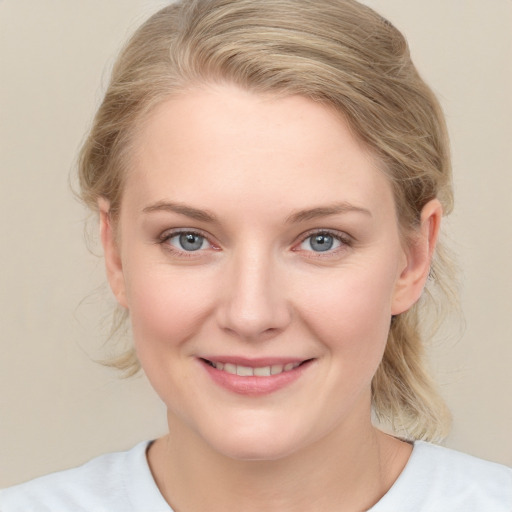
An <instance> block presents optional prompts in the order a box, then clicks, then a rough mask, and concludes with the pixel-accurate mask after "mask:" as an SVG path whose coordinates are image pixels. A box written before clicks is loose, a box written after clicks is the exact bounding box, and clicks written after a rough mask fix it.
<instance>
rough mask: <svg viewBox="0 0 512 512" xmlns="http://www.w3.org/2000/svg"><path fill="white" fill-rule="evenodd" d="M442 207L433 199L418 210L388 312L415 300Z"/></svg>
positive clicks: (405, 307)
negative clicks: (417, 220) (403, 266)
mask: <svg viewBox="0 0 512 512" xmlns="http://www.w3.org/2000/svg"><path fill="white" fill-rule="evenodd" d="M442 216H443V207H442V206H441V203H440V202H439V201H438V200H437V199H432V200H431V201H429V202H428V203H427V204H426V205H425V206H424V207H423V210H422V211H421V221H420V226H419V228H418V230H417V233H416V234H415V235H414V239H413V241H412V243H411V245H410V246H409V247H408V248H407V249H406V251H405V252H406V259H407V261H406V266H405V268H404V269H403V270H402V272H401V274H400V276H399V278H398V281H397V283H396V286H395V291H394V295H393V302H392V310H391V314H392V315H398V314H400V313H403V312H404V311H407V310H408V309H409V308H411V307H412V305H413V304H414V303H416V302H417V301H418V299H419V298H420V297H421V294H422V292H423V288H424V287H425V283H426V281H427V278H428V275H429V272H430V265H431V263H432V257H433V255H434V250H435V248H436V243H437V239H438V236H439V228H440V227H441V218H442Z"/></svg>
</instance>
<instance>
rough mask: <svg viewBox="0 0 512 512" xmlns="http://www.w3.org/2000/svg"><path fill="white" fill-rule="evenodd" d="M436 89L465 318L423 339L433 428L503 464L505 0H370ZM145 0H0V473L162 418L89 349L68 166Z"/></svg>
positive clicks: (98, 294)
mask: <svg viewBox="0 0 512 512" xmlns="http://www.w3.org/2000/svg"><path fill="white" fill-rule="evenodd" d="M368 3H369V4H371V5H372V6H373V7H375V8H377V9H378V10H380V12H382V13H383V14H384V15H386V16H387V17H389V19H390V20H392V21H393V22H394V23H395V24H396V25H397V26H398V27H399V28H400V29H402V30H403V31H404V32H405V33H406V35H407V36H408V39H409V42H410V45H411V48H412V53H413V56H414V57H415V61H416V62H417V65H418V67H419V68H420V70H421V71H422V73H423V75H424V76H425V77H426V79H427V81H428V82H429V83H430V84H431V85H432V86H433V87H434V89H435V90H436V92H437V93H438V94H439V96H440V98H441V101H442V103H443V105H444V107H445V110H446V114H447V118H448V123H449V127H450V132H451V135H452V142H453V156H454V169H455V176H456V177H455V182H456V193H457V206H456V211H455V214H454V215H453V219H452V220H451V222H450V223H451V226H450V233H452V235H451V238H452V239H453V240H452V246H453V247H454V249H455V250H456V252H457V253H458V256H459V261H460V266H461V268H462V275H463V278H462V283H463V289H462V302H463V309H464V313H465V317H466V328H465V330H464V332H463V335H462V336H461V337H459V339H457V338H453V337H452V338H446V337H444V336H443V337H442V338H440V339H439V340H437V341H436V343H435V345H436V346H435V351H434V353H433V361H434V366H435V368H436V372H437V374H438V378H439V381H440V383H441V385H442V389H443V392H444V395H445V397H446V399H447V400H448V402H449V404H450V406H451V407H452V410H453V413H454V418H455V425H454V429H453V434H452V435H451V436H450V438H449V439H448V440H447V445H448V446H451V447H455V448H458V449H462V450H464V451H467V452H470V453H472V454H475V455H478V456H481V457H484V458H489V459H493V460H496V461H500V462H502V463H506V464H509V465H512V446H511V443H510V440H509V438H510V432H512V407H511V395H512V377H511V374H510V366H511V362H512V308H511V296H512V264H511V261H510V260H511V257H512V227H511V221H512V206H511V201H510V191H511V190H512V149H511V148H512V137H511V135H512V133H511V119H512V101H511V94H512V68H511V62H512V51H511V48H512V31H511V30H510V27H511V26H512V1H511V0H492V1H490V2H482V1H481V0H429V1H428V2H425V1H420V0H374V1H371V2H370V1H368ZM163 4H164V2H161V1H156V0H153V1H150V0H108V1H104V0H0V109H1V110H0V226H1V227H0V229H1V252H0V272H1V274H0V275H1V277H0V349H1V350H0V487H1V486H6V485H9V484H12V483H15V482H19V481H22V480H25V479H28V478H32V477H34V476H37V475H40V474H43V473H46V472H49V471H53V470H56V469H61V468H65V467H70V466H73V465H76V464H79V463H82V462H84V461H85V460H87V459H89V458H91V457H93V456H95V455H97V454H100V453H102V452H105V451H113V450H119V449H125V448H128V447H130V446H132V445H133V444H134V443H136V442H137V441H139V440H142V439H146V438H150V437H154V436H157V435H159V434H161V433H163V432H164V431H165V421H164V410H163V407H162V405H161V404H160V402H159V400H158V399H157V398H156V396H155V395H154V393H153V392H152V391H151V390H150V389H149V386H148V385H147V383H146V380H145V379H144V377H137V378H134V379H131V380H120V379H118V378H117V376H116V375H115V373H114V372H113V371H111V370H108V369H105V368H103V367H101V366H98V365H96V364H95V363H93V362H92V361H91V356H92V357H99V356H100V355H101V354H103V353H104V352H103V347H102V343H103V340H104V338H105V328H104V325H105V315H107V314H108V311H109V307H110V304H111V298H110V296H109V294H108V293H107V292H106V291H105V288H104V287H103V285H102V283H103V268H102V263H101V261H100V260H99V259H98V258H97V257H96V256H94V255H92V254H91V253H89V252H88V251H87V250H86V248H85V244H84V235H83V229H82V226H83V221H84V218H85V212H84V211H83V209H82V207H81V206H80V205H79V204H78V203H77V202H76V201H75V200H74V199H73V197H72V195H71V193H70V191H69V188H68V175H69V173H70V172H71V171H72V169H73V166H74V158H75V155H76V151H77V148H78V146H79V144H80V141H81V139H82V137H83V135H84V133H85V131H86V127H87V126H88V124H89V122H90V119H91V116H92V113H93V111H94V108H95V106H96V105H97V104H98V102H99V100H100V98H101V94H102V91H103V88H104V84H105V82H106V77H107V76H108V70H109V68H110V65H111V63H112V60H113V56H114V55H115V53H116V51H117V50H118V48H119V46H120V44H121V42H122V41H124V40H125V38H126V36H127V34H128V33H129V32H130V31H131V30H133V28H134V27H135V26H137V25H138V24H139V22H141V21H142V20H143V19H145V18H146V17H147V15H149V14H150V13H151V12H153V11H154V10H155V9H156V8H157V7H159V6H160V5H163Z"/></svg>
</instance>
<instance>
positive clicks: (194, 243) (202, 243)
mask: <svg viewBox="0 0 512 512" xmlns="http://www.w3.org/2000/svg"><path fill="white" fill-rule="evenodd" d="M167 240H168V242H169V243H170V245H172V246H173V247H176V248H177V249H179V250H181V251H186V252H193V251H199V250H200V249H206V248H208V247H209V245H210V244H209V243H208V241H207V240H206V238H205V237H204V236H202V235H199V234H197V233H193V232H183V233H177V234H176V235H172V236H170V237H169V238H168V239H167Z"/></svg>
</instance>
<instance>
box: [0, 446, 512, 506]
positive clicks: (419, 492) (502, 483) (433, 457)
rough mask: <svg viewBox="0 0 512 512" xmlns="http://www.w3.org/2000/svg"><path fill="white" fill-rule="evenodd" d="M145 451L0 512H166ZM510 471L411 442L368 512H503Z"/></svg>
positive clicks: (9, 497) (63, 478)
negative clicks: (392, 481)
mask: <svg viewBox="0 0 512 512" xmlns="http://www.w3.org/2000/svg"><path fill="white" fill-rule="evenodd" d="M148 445H149V443H148V442H144V443H140V444H138V445H137V446H135V448H133V449H131V450H129V451H127V452H120V453H111V454H107V455H102V456H101V457H98V458H96V459H93V460H92V461H90V462H88V463H87V464H85V465H83V466H81V467H79V468H76V469H70V470H66V471H61V472H58V473H53V474H50V475H47V476H43V477H40V478H37V479H35V480H32V481H30V482H27V483H25V484H20V485H17V486H14V487H10V488H8V489H4V490H3V491H0V511H1V512H172V509H171V507H170V506H169V505H168V504H167V502H166V501H165V500H164V498H163V497H162V495H161V494H160V492H159V490H158V487H157V486H156V483H155V481H154V479H153V476H152V474H151V471H150V469H149V465H148V461H147V457H146V451H147V447H148ZM511 511H512V469H510V468H507V467H506V466H502V465H500V464H495V463H492V462H487V461H484V460H481V459H477V458H475V457H472V456H470V455H466V454H463V453H460V452H456V451H454V450H449V449H447V448H442V447H440V446H435V445H432V444H429V443H425V442H421V441H417V442H416V443H414V448H413V451H412V454H411V457H410V459H409V461H408V463H407V465H406V466H405V469H404V470H403V472H402V473H401V475H400V476H399V477H398V479H397V480H396V482H395V484H394V485H393V486H392V487H391V489H390V490H389V491H388V492H387V493H386V495H385V496H384V497H383V498H382V499H381V500H380V501H379V502H378V503H377V504H376V505H374V506H373V507H372V508H371V509H370V511H369V512H511Z"/></svg>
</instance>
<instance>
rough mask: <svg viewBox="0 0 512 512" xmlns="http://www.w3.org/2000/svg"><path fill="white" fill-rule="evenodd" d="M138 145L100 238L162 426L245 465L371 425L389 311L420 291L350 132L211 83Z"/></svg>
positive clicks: (302, 103)
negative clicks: (158, 401) (114, 217)
mask: <svg viewBox="0 0 512 512" xmlns="http://www.w3.org/2000/svg"><path fill="white" fill-rule="evenodd" d="M135 147H136V150H135V151H134V157H133V164H134V165H133V170H132V171H131V172H130V174H129V175H128V177H127V181H126V188H125V190H124V195H123V200H122V204H121V211H120V217H119V223H118V225H117V226H116V228H117V230H118V233H117V237H118V238H117V240H118V242H117V245H116V244H115V243H114V241H113V240H114V235H113V233H112V226H109V224H108V221H107V216H106V215H105V214H103V217H102V218H103V234H102V236H103V242H104V245H105V251H106V258H107V267H108V273H109V278H110V282H111V285H112V288H113V290H114V293H115V294H116V296H117V298H118V300H119V301H120V303H121V304H122V305H123V306H124V307H126V308H127V309H128V310H129V313H130V317H131V321H132V324H133V335H134V340H135V345H136V350H137V354H138V356H139V359H140V361H141V364H142V366H143V368H144V370H145V371H146V373H147V375H148V377H149V379H150V381H151V383H152V385H153V386H154V388H155V390H156V391H157V392H158V394H159V395H160V397H161V398H162V400H163V401H164V402H165V404H166V405H167V408H168V411H169V421H170V423H171V424H174V425H176V426H177V425H179V426H180V428H183V429H185V430H186V431H187V432H189V433H191V434H192V436H193V438H195V439H196V440H197V442H198V443H206V444H207V445H208V446H209V447H211V448H213V449H214V450H216V451H217V452H219V453H222V454H225V455H228V456H230V457H234V458H240V459H275V458H279V457H284V456H286V455H289V454H291V453H294V452H296V451H299V450H301V449H305V448H306V447H307V446H309V445H311V444H313V443H315V442H318V441H320V440H321V439H325V438H327V437H329V436H335V435H336V434H340V435H341V433H342V432H344V431H347V430H349V429H354V430H357V429H361V428H367V427H368V425H369V424H370V383H371V380H372V377H373V375H374V373H375V371H376V369H377V366H378V365H379V362H380V360H381V357H382V354H383V351H384V348H385V344H386V339H387V335H388V330H389V324H390V319H391V315H392V314H396V313H400V312H401V311H403V310H404V309H406V308H407V307H409V306H410V304H411V303H412V302H414V301H415V300H416V298H417V295H418V293H419V292H418V290H417V289H416V290H415V291H414V290H413V288H414V286H413V285H412V284H411V281H412V278H411V277H410V274H411V272H412V270H411V269H412V268H413V267H414V265H413V264H412V263H411V261H412V259H411V257H410V255H409V252H408V251H407V250H406V249H404V247H403V244H402V242H401V237H400V233H399V228H398V224H397V219H396V214H395V205H394V200H393V195H392V192H391V188H390V185H389V183H388V182H387V179H386V177H385V176H384V174H383V173H382V172H381V171H380V170H379V169H378V168H377V165H376V162H375V161H374V160H373V159H372V157H371V156H370V154H369V152H368V151H367V150H365V148H364V147H363V146H362V145H361V144H360V143H359V142H358V141H357V140H356V139H355V138H354V136H353V135H352V134H351V132H350V130H349V128H348V127H347V125H346V124H345V123H344V122H343V121H342V120H341V119H340V117H339V116H337V115H335V114H334V113H333V112H331V111H330V110H328V109H326V108H325V107H323V106H321V105H319V104H316V103H314V102H312V101H310V100H308V99H305V98H302V97H299V96H294V97H287V98H280V99H277V98H273V97H270V96H261V95H255V94H252V93H249V92H245V91H242V90H240V89H237V88H235V87H228V86H215V87H213V86H212V87H209V88H206V87H205V88H204V89H197V90H191V91H189V92H186V93H184V94H182V95H180V96H177V97H174V98H172V99H170V100H168V101H167V102H165V103H163V104H161V105H160V106H159V107H158V108H157V109H156V110H155V112H154V113H153V115H152V116H151V118H150V119H149V120H148V122H147V123H146V124H145V125H144V128H143V130H142V131H141V133H140V134H139V135H138V138H137V140H136V146H135ZM100 206H101V207H102V209H103V210H107V209H108V204H101V203H100ZM420 288H421V286H420ZM413 292H414V293H413Z"/></svg>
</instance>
